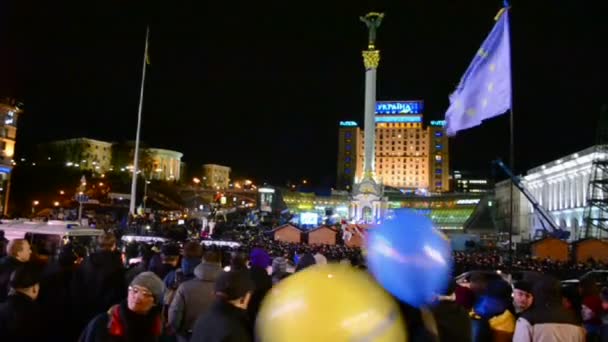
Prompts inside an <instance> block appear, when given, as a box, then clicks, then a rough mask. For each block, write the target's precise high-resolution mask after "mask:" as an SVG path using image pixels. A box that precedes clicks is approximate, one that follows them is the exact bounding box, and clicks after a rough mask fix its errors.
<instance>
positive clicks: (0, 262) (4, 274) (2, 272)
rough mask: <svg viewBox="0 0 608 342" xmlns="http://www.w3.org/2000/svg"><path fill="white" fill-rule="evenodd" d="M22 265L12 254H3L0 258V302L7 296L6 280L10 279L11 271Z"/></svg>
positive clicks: (7, 286)
mask: <svg viewBox="0 0 608 342" xmlns="http://www.w3.org/2000/svg"><path fill="white" fill-rule="evenodd" d="M23 265H24V263H23V262H21V261H19V260H17V259H15V258H13V257H12V256H5V257H4V258H2V259H0V303H1V302H4V301H5V300H6V297H7V296H8V290H9V285H8V282H9V281H10V279H11V273H13V271H15V270H16V269H17V268H18V267H20V266H23Z"/></svg>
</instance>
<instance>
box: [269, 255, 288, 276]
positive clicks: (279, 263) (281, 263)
mask: <svg viewBox="0 0 608 342" xmlns="http://www.w3.org/2000/svg"><path fill="white" fill-rule="evenodd" d="M279 272H287V260H286V259H285V258H283V257H276V258H274V259H273V260H272V273H273V274H274V273H279Z"/></svg>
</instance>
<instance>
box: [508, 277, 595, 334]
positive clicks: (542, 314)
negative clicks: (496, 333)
mask: <svg viewBox="0 0 608 342" xmlns="http://www.w3.org/2000/svg"><path fill="white" fill-rule="evenodd" d="M532 295H533V296H534V301H533V303H532V305H531V306H530V308H529V309H528V310H526V311H524V312H523V313H522V314H521V315H520V316H519V318H518V319H517V323H516V325H515V334H514V335H513V341H516V342H528V341H529V342H561V341H564V342H565V341H580V342H583V341H585V330H584V329H583V327H581V326H580V325H578V323H577V319H576V317H575V316H574V314H573V313H572V312H570V311H569V310H567V309H566V308H564V307H563V305H562V297H561V294H560V284H559V281H557V280H556V279H555V278H553V277H550V276H547V275H545V276H543V277H541V278H540V279H537V280H536V281H535V282H534V285H533V287H532Z"/></svg>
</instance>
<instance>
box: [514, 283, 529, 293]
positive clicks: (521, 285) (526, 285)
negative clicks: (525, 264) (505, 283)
mask: <svg viewBox="0 0 608 342" xmlns="http://www.w3.org/2000/svg"><path fill="white" fill-rule="evenodd" d="M513 288H514V289H516V290H521V291H524V292H527V293H532V283H530V282H529V281H526V280H520V281H517V282H515V284H513Z"/></svg>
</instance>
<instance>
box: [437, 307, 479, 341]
mask: <svg viewBox="0 0 608 342" xmlns="http://www.w3.org/2000/svg"><path fill="white" fill-rule="evenodd" d="M431 312H432V313H433V316H434V318H435V324H436V325H437V330H438V332H439V340H440V341H471V339H472V333H471V320H470V319H469V314H468V312H467V311H466V310H465V309H464V308H463V307H462V306H460V305H458V304H456V302H454V301H451V300H441V301H439V302H437V303H436V304H435V305H434V306H433V307H432V308H431Z"/></svg>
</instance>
